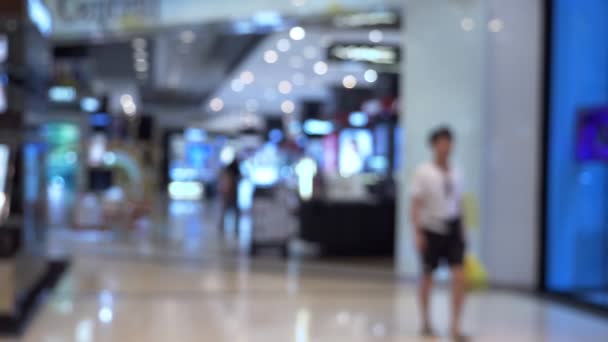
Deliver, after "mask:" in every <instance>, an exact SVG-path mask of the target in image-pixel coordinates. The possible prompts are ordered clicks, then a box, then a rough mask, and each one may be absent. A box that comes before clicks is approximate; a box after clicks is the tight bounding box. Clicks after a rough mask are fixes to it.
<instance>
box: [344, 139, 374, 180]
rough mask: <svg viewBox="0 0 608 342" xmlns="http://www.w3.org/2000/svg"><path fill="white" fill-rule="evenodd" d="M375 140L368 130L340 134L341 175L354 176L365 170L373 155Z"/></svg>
mask: <svg viewBox="0 0 608 342" xmlns="http://www.w3.org/2000/svg"><path fill="white" fill-rule="evenodd" d="M373 151H374V147H373V138H372V134H371V132H370V131H369V130H367V129H345V130H342V132H340V154H339V163H340V175H342V176H343V177H349V176H353V175H355V174H358V173H361V172H363V171H364V170H365V165H366V162H367V160H368V158H369V157H371V156H372V155H373Z"/></svg>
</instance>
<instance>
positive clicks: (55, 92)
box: [49, 86, 77, 103]
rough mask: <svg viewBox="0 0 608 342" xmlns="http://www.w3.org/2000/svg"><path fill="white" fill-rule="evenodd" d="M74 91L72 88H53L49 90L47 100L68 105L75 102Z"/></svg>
mask: <svg viewBox="0 0 608 342" xmlns="http://www.w3.org/2000/svg"><path fill="white" fill-rule="evenodd" d="M76 96H77V94H76V89H74V88H73V87H64V86H55V87H51V89H49V100H51V101H53V102H62V103H69V102H74V101H76Z"/></svg>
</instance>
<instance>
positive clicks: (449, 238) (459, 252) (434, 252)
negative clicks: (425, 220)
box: [422, 219, 465, 274]
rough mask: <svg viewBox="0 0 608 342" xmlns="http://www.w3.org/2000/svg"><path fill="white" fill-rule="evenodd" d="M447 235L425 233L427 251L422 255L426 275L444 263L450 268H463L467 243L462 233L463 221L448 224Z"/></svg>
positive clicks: (458, 220)
mask: <svg viewBox="0 0 608 342" xmlns="http://www.w3.org/2000/svg"><path fill="white" fill-rule="evenodd" d="M446 224H447V226H448V228H449V232H448V234H447V235H442V234H437V233H434V232H431V231H428V230H425V231H424V235H425V237H426V249H425V250H424V252H423V253H422V261H423V266H424V273H426V274H429V273H433V272H434V271H435V270H436V269H437V267H439V265H440V264H441V263H442V262H447V264H448V265H449V266H450V267H453V266H461V265H462V264H463V261H464V252H465V241H464V238H463V237H464V232H463V231H462V229H463V227H462V220H460V219H457V220H451V221H449V222H447V223H446Z"/></svg>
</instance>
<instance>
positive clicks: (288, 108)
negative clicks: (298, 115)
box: [281, 100, 296, 114]
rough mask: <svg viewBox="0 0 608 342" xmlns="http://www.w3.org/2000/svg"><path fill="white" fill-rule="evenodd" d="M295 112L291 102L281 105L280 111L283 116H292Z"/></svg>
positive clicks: (287, 101)
mask: <svg viewBox="0 0 608 342" xmlns="http://www.w3.org/2000/svg"><path fill="white" fill-rule="evenodd" d="M295 110H296V105H295V104H294V103H293V101H290V100H285V101H283V103H281V111H283V113H285V114H292V113H293V112H294V111H295Z"/></svg>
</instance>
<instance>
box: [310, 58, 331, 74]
mask: <svg viewBox="0 0 608 342" xmlns="http://www.w3.org/2000/svg"><path fill="white" fill-rule="evenodd" d="M313 69H314V71H315V74H317V75H325V74H327V71H328V70H329V67H328V66H327V63H325V62H322V61H319V62H317V63H315V65H314V67H313Z"/></svg>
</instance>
